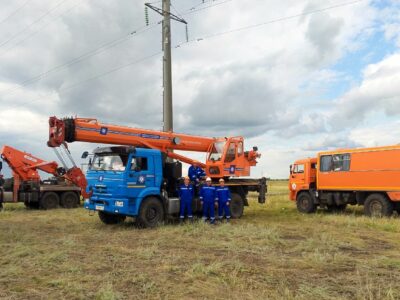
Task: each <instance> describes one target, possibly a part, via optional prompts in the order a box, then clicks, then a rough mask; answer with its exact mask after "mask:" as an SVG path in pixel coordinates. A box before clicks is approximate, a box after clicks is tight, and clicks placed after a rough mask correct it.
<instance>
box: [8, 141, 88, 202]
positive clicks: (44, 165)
mask: <svg viewBox="0 0 400 300" xmlns="http://www.w3.org/2000/svg"><path fill="white" fill-rule="evenodd" d="M0 156H1V158H2V159H3V160H4V161H5V162H6V163H7V164H8V166H9V167H10V169H11V170H12V173H13V178H14V194H13V198H14V199H13V200H14V202H17V198H18V190H19V187H20V184H21V182H23V181H33V182H40V175H39V170H40V171H43V172H46V173H49V174H51V175H53V176H55V177H59V178H64V179H65V180H67V181H68V182H71V183H73V184H75V185H76V186H78V187H80V188H81V193H82V195H84V196H85V195H86V196H88V195H87V194H86V185H87V182H86V178H85V175H84V174H83V173H82V171H81V169H79V168H78V167H72V168H71V169H68V170H65V169H64V168H62V167H59V166H58V164H57V163H56V162H55V161H45V160H43V159H40V158H38V157H36V156H33V155H32V154H30V153H27V152H24V151H20V150H18V149H15V148H13V147H10V146H3V147H2V149H1V151H0Z"/></svg>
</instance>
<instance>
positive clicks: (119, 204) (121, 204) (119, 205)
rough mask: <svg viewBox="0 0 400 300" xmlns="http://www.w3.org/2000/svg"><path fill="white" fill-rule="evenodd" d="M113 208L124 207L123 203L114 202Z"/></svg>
mask: <svg viewBox="0 0 400 300" xmlns="http://www.w3.org/2000/svg"><path fill="white" fill-rule="evenodd" d="M114 204H115V206H117V207H124V202H123V201H115V203H114Z"/></svg>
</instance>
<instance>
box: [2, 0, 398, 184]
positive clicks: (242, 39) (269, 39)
mask: <svg viewBox="0 0 400 300" xmlns="http://www.w3.org/2000/svg"><path fill="white" fill-rule="evenodd" d="M171 1H172V4H173V6H172V8H171V9H172V12H173V13H174V14H176V15H179V16H181V17H183V18H184V19H185V20H186V21H187V22H188V28H187V30H188V39H187V37H186V28H185V26H184V25H183V24H181V23H178V22H173V25H172V44H173V52H172V56H173V66H172V68H173V101H174V104H173V105H174V129H175V131H176V132H182V133H188V134H195V135H205V136H213V137H219V136H231V135H232V136H233V135H234V136H236V135H243V136H244V137H245V139H246V140H245V143H246V144H245V147H246V148H248V149H251V148H252V147H253V146H255V145H257V146H258V148H259V150H260V152H261V153H262V157H261V158H260V159H259V163H258V165H257V167H255V168H254V169H253V170H252V176H254V177H259V176H267V177H271V178H287V177H288V171H289V165H290V164H291V163H293V161H295V160H297V159H301V158H305V157H313V156H315V155H316V153H317V152H319V151H323V150H328V149H329V150H330V149H336V148H347V147H369V146H379V145H389V144H398V143H400V119H399V115H400V1H398V0H382V1H378V0H376V1H373V0H359V1H355V0H326V1H320V0H284V1H276V0H251V1H249V0H214V1H212V0H204V1H203V0H171ZM151 2H152V3H153V4H154V5H155V6H160V5H161V4H160V2H161V1H151ZM203 2H204V3H203ZM144 3H145V1H142V0H134V1H133V0H130V1H128V0H119V1H106V0H75V1H74V0H15V1H6V0H0V5H1V9H0V37H1V38H0V104H1V106H0V145H5V144H6V145H10V146H13V147H16V148H18V149H21V150H25V151H27V152H30V153H32V154H34V155H37V156H39V157H41V158H44V159H48V160H56V159H57V158H56V156H55V154H54V153H53V150H52V149H50V148H48V147H47V145H46V142H47V139H48V118H49V116H57V117H66V116H79V117H88V118H97V119H98V120H99V121H100V122H102V123H108V124H118V125H125V126H134V127H141V128H146V129H155V130H160V129H161V128H162V126H163V118H162V109H163V108H162V54H161V25H160V23H159V21H160V20H161V17H160V16H159V15H157V14H156V13H155V12H153V11H149V25H148V26H146V19H145V9H144ZM96 146H97V145H94V144H85V143H79V142H75V143H72V144H70V146H69V148H70V150H71V153H72V155H73V156H74V158H75V159H76V161H77V162H78V163H80V162H81V160H80V155H81V153H82V152H83V151H84V150H89V151H90V150H91V149H94V148H95V147H96ZM191 156H192V157H193V158H195V159H200V160H204V158H205V154H200V153H194V154H191ZM3 172H4V173H5V175H8V174H9V170H7V168H5V170H3Z"/></svg>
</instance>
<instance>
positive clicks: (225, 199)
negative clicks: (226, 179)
mask: <svg viewBox="0 0 400 300" xmlns="http://www.w3.org/2000/svg"><path fill="white" fill-rule="evenodd" d="M216 195H217V196H216V198H217V200H218V217H219V218H220V219H222V218H223V216H224V212H225V217H226V218H227V219H230V218H231V210H230V205H228V204H230V202H231V192H230V191H229V188H228V187H226V186H224V187H221V186H220V187H218V188H217V189H216Z"/></svg>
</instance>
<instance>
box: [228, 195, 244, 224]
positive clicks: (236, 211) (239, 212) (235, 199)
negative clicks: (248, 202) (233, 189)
mask: <svg viewBox="0 0 400 300" xmlns="http://www.w3.org/2000/svg"><path fill="white" fill-rule="evenodd" d="M231 198H232V199H231V216H232V218H233V219H239V218H241V217H242V216H243V211H244V203H243V199H242V197H240V195H239V194H237V193H232V197H231Z"/></svg>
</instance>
